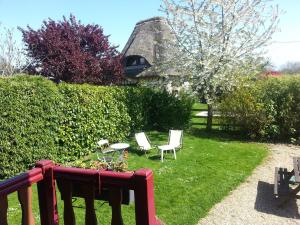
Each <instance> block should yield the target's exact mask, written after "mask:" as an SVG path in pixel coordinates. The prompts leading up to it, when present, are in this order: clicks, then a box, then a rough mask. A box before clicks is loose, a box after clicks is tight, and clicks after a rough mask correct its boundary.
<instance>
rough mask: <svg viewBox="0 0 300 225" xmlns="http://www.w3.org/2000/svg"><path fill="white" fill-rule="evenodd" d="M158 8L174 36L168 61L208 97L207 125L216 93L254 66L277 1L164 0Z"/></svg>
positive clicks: (272, 22)
mask: <svg viewBox="0 0 300 225" xmlns="http://www.w3.org/2000/svg"><path fill="white" fill-rule="evenodd" d="M161 10H162V11H163V12H164V14H165V16H166V18H167V21H168V24H169V25H170V27H171V29H172V32H173V34H174V36H175V38H174V41H173V43H172V41H171V42H170V43H169V48H170V49H173V51H169V52H170V55H171V56H170V57H169V58H170V60H169V61H170V62H169V63H168V67H174V68H176V69H177V70H178V71H181V73H180V74H181V80H182V82H189V83H190V84H191V87H192V89H193V91H194V92H195V93H197V95H198V97H199V98H202V97H203V96H204V98H205V99H206V100H207V103H208V119H207V129H208V130H211V128H212V115H213V108H212V105H213V104H214V102H215V101H216V100H217V98H218V96H219V94H220V93H226V92H230V91H231V90H232V89H233V88H234V87H235V86H236V83H237V79H236V75H237V74H238V73H239V74H242V75H249V74H250V73H256V72H257V70H258V69H259V67H260V62H261V58H260V56H261V55H263V54H262V53H263V51H264V47H266V46H267V45H268V43H269V40H270V39H271V37H272V35H273V33H274V32H275V31H276V30H277V26H278V21H279V10H278V7H277V6H273V5H272V0H270V1H267V0H235V1H233V0H218V1H211V0H163V4H162V6H161ZM236 71H239V72H238V73H237V72H236ZM166 81H167V80H166Z"/></svg>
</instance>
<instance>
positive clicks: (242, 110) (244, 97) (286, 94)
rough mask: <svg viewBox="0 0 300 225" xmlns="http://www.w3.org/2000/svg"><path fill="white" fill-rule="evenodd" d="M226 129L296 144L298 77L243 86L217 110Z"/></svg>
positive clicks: (299, 111) (299, 96) (299, 110)
mask: <svg viewBox="0 0 300 225" xmlns="http://www.w3.org/2000/svg"><path fill="white" fill-rule="evenodd" d="M218 108H219V110H220V111H221V113H222V117H223V123H224V124H227V127H226V128H230V129H235V130H239V131H242V132H243V133H245V134H248V135H250V137H252V138H260V139H264V140H279V141H291V142H299V141H300V117H299V115H300V77H282V78H268V79H264V80H259V81H255V82H252V83H248V84H247V85H245V84H243V85H241V86H240V87H238V88H237V89H236V90H235V91H234V92H232V93H230V94H228V95H227V96H225V97H224V98H223V99H222V101H221V103H220V104H219V106H218Z"/></svg>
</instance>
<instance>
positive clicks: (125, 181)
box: [0, 160, 163, 225]
mask: <svg viewBox="0 0 300 225" xmlns="http://www.w3.org/2000/svg"><path fill="white" fill-rule="evenodd" d="M55 181H56V182H55ZM35 183H37V187H38V197H39V208H40V218H41V224H42V225H58V224H59V219H58V211H57V199H56V187H55V186H56V184H58V187H59V190H60V192H61V197H62V199H63V202H64V216H63V218H64V224H65V225H75V223H76V222H75V216H74V211H73V206H72V197H74V196H78V197H82V198H84V200H85V209H86V212H85V223H86V224H87V225H96V224H97V218H96V214H95V208H94V200H95V198H97V196H101V194H102V193H101V192H102V191H103V190H106V192H108V196H107V198H108V201H109V205H110V206H111V209H112V218H111V224H112V225H122V224H123V220H122V213H121V204H122V198H123V193H124V192H123V190H133V191H134V199H135V220H136V224H137V225H163V223H162V222H160V221H159V220H158V219H157V217H156V213H155V205H154V190H153V173H152V171H151V170H149V169H140V170H137V171H135V172H132V173H120V172H112V171H105V170H101V171H99V170H92V169H78V168H67V167H62V166H59V165H55V164H54V163H53V162H52V161H50V160H43V161H40V162H38V163H36V168H34V169H32V170H30V171H28V172H27V173H24V174H21V175H19V176H16V177H14V178H11V179H8V180H5V181H2V182H0V225H7V210H8V201H7V195H8V194H10V193H13V192H15V191H17V192H18V198H19V201H20V205H21V209H22V225H34V224H35V221H34V217H33V212H32V207H31V205H32V203H31V202H32V191H31V186H32V185H33V184H35Z"/></svg>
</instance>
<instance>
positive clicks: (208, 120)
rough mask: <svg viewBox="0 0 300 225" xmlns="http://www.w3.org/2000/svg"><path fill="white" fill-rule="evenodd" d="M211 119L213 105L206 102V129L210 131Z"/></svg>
mask: <svg viewBox="0 0 300 225" xmlns="http://www.w3.org/2000/svg"><path fill="white" fill-rule="evenodd" d="M212 120H213V106H212V105H211V104H208V112H207V123H206V130H208V131H211V129H212Z"/></svg>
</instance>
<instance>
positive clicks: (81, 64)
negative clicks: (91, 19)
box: [19, 15, 123, 84]
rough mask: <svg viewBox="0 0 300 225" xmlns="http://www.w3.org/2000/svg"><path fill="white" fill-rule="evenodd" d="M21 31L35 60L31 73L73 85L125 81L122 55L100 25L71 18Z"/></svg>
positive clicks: (29, 52) (47, 22)
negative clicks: (86, 23) (122, 76)
mask: <svg viewBox="0 0 300 225" xmlns="http://www.w3.org/2000/svg"><path fill="white" fill-rule="evenodd" d="M19 29H20V30H21V32H22V34H23V40H24V42H25V43H26V48H27V54H28V56H29V57H31V58H33V59H34V63H33V64H32V68H31V72H34V73H39V74H42V75H44V76H53V77H54V78H55V79H57V80H63V81H67V82H71V83H93V84H110V83H116V82H118V81H119V80H120V79H121V75H122V74H123V67H122V63H121V56H120V55H119V54H118V52H117V50H116V48H115V47H112V46H110V43H109V41H108V36H105V35H104V34H103V29H102V28H101V27H99V26H98V25H86V26H85V25H83V24H81V23H80V21H77V20H76V19H75V17H74V16H72V15H70V18H69V19H66V18H65V17H64V18H63V20H62V21H58V22H55V21H53V20H51V19H49V20H48V21H44V23H43V25H42V27H41V28H40V29H38V30H33V29H32V28H31V27H29V26H28V27H27V30H26V29H22V28H19ZM40 70H41V71H40Z"/></svg>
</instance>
